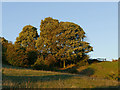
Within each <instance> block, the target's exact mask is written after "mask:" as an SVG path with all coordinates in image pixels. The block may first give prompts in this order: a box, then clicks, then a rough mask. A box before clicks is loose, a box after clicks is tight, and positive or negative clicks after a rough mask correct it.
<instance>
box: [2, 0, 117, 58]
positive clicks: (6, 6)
mask: <svg viewBox="0 0 120 90" xmlns="http://www.w3.org/2000/svg"><path fill="white" fill-rule="evenodd" d="M46 17H52V18H53V19H58V20H59V21H63V22H66V21H67V22H73V23H76V24H78V25H80V26H81V27H82V28H83V30H84V31H85V32H86V36H87V39H86V40H87V42H89V43H90V45H91V46H92V47H93V50H94V51H93V52H90V53H89V55H90V58H106V59H107V60H112V59H117V58H118V3H117V2H2V34H1V33H0V35H1V36H3V37H5V38H6V39H7V40H9V41H12V42H13V43H14V42H15V40H16V37H18V36H19V33H20V32H21V31H22V28H23V27H24V26H26V25H32V26H35V27H36V28H37V31H38V34H40V23H41V20H43V19H45V18H46Z"/></svg>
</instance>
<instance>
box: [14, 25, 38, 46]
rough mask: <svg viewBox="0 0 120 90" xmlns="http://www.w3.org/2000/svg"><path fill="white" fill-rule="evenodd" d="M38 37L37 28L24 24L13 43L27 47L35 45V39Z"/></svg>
mask: <svg viewBox="0 0 120 90" xmlns="http://www.w3.org/2000/svg"><path fill="white" fill-rule="evenodd" d="M37 37H38V33H37V28H35V27H33V26H31V25H26V26H25V27H23V30H22V31H21V32H20V33H19V37H17V38H16V42H15V44H17V45H20V46H24V47H27V46H28V45H32V46H35V40H36V39H37Z"/></svg>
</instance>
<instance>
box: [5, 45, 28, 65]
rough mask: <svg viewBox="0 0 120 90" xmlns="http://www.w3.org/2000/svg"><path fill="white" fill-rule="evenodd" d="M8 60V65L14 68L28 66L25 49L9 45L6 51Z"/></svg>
mask: <svg viewBox="0 0 120 90" xmlns="http://www.w3.org/2000/svg"><path fill="white" fill-rule="evenodd" d="M6 59H7V61H8V63H10V64H11V65H14V66H25V67H26V66H28V60H27V55H26V53H25V48H23V47H20V46H15V45H13V44H9V45H8V47H7V51H6Z"/></svg>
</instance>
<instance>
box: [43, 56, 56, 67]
mask: <svg viewBox="0 0 120 90" xmlns="http://www.w3.org/2000/svg"><path fill="white" fill-rule="evenodd" d="M55 63H56V59H55V57H54V56H53V55H52V54H48V55H47V57H46V58H45V65H47V66H48V67H54V64H55Z"/></svg>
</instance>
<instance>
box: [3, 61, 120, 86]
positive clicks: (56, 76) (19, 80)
mask: <svg viewBox="0 0 120 90" xmlns="http://www.w3.org/2000/svg"><path fill="white" fill-rule="evenodd" d="M117 64H118V63H117V62H101V63H97V64H92V65H89V66H84V67H78V68H75V69H76V70H77V73H78V74H70V73H61V72H54V71H42V70H32V69H30V68H29V69H26V68H18V67H13V66H9V65H3V68H2V74H3V75H2V80H3V81H2V87H3V88H112V87H114V88H117V87H118V81H117V80H116V79H114V78H115V77H117V74H118V65H117ZM71 70H72V68H71ZM110 75H112V76H110Z"/></svg>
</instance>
